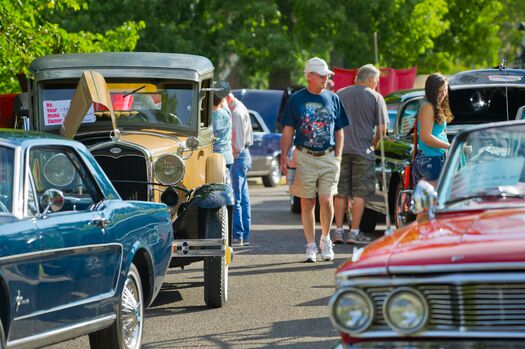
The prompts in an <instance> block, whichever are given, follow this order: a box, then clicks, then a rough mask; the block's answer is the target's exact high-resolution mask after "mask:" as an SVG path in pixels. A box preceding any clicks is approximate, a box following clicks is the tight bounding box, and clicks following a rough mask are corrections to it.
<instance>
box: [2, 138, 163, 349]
mask: <svg viewBox="0 0 525 349" xmlns="http://www.w3.org/2000/svg"><path fill="white" fill-rule="evenodd" d="M172 239H173V232H172V227H171V218H170V215H169V212H168V209H167V207H166V205H164V204H158V203H151V202H138V201H123V200H121V198H120V196H119V194H118V193H117V192H116V191H115V189H114V188H113V186H112V185H111V183H110V181H109V180H108V178H107V177H106V175H105V174H104V172H103V171H102V170H101V168H100V167H99V165H98V164H97V162H96V161H95V159H94V158H93V157H92V155H91V154H90V153H89V151H88V150H87V149H86V147H85V146H83V145H82V144H80V143H78V142H75V141H69V140H64V139H62V138H59V137H56V136H52V135H49V134H43V133H36V132H24V131H16V130H6V129H5V130H0V302H1V306H0V318H1V323H0V348H6V347H7V348H35V347H41V346H44V345H48V344H52V343H56V342H60V341H64V340H67V339H70V338H73V337H77V336H81V335H85V334H89V340H90V345H91V348H130V349H131V348H140V343H141V337H142V328H143V323H144V307H145V306H147V305H149V304H150V303H151V302H152V301H153V299H154V298H155V296H156V295H157V293H158V292H159V290H160V287H161V285H162V282H163V278H164V275H165V273H166V270H167V268H168V264H169V261H170V258H171V243H172ZM2 325H3V326H2Z"/></svg>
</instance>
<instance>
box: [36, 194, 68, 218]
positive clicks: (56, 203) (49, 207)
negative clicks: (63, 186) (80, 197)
mask: <svg viewBox="0 0 525 349" xmlns="http://www.w3.org/2000/svg"><path fill="white" fill-rule="evenodd" d="M40 204H41V205H42V206H43V207H45V209H44V212H43V213H42V216H43V217H45V215H46V214H48V213H49V211H51V212H57V211H60V210H61V209H62V207H63V206H64V194H63V193H62V192H61V191H60V190H56V189H48V190H46V191H45V192H44V194H42V196H41V198H40Z"/></svg>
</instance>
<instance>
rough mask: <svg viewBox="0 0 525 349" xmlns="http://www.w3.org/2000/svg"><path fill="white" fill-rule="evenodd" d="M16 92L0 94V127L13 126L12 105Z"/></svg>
mask: <svg viewBox="0 0 525 349" xmlns="http://www.w3.org/2000/svg"><path fill="white" fill-rule="evenodd" d="M16 96H18V94H16V93H9V94H0V128H3V127H6V128H13V127H14V126H15V120H14V114H13V107H14V104H13V103H14V100H15V97H16Z"/></svg>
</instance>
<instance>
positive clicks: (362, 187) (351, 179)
mask: <svg viewBox="0 0 525 349" xmlns="http://www.w3.org/2000/svg"><path fill="white" fill-rule="evenodd" d="M375 191H376V169H375V160H368V159H366V158H364V157H362V156H359V155H355V154H343V160H342V161H341V173H340V174H339V183H338V184H337V196H341V197H358V198H363V199H369V198H370V197H371V196H372V195H373V194H374V193H375Z"/></svg>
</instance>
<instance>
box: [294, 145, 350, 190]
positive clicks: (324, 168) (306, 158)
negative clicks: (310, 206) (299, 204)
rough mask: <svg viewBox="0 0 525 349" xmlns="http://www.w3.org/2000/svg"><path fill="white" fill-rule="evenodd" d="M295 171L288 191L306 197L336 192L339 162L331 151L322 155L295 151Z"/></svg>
mask: <svg viewBox="0 0 525 349" xmlns="http://www.w3.org/2000/svg"><path fill="white" fill-rule="evenodd" d="M296 166H297V171H296V173H295V180H294V182H293V184H292V185H291V186H290V193H291V194H293V195H295V196H297V197H300V198H306V199H313V198H315V194H316V192H317V193H319V195H323V196H325V195H335V194H337V179H338V178H339V169H340V167H341V164H340V162H339V160H338V159H336V157H335V153H334V152H333V151H331V152H329V153H328V154H326V155H323V156H313V155H310V154H306V153H303V152H300V151H298V152H297V161H296Z"/></svg>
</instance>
